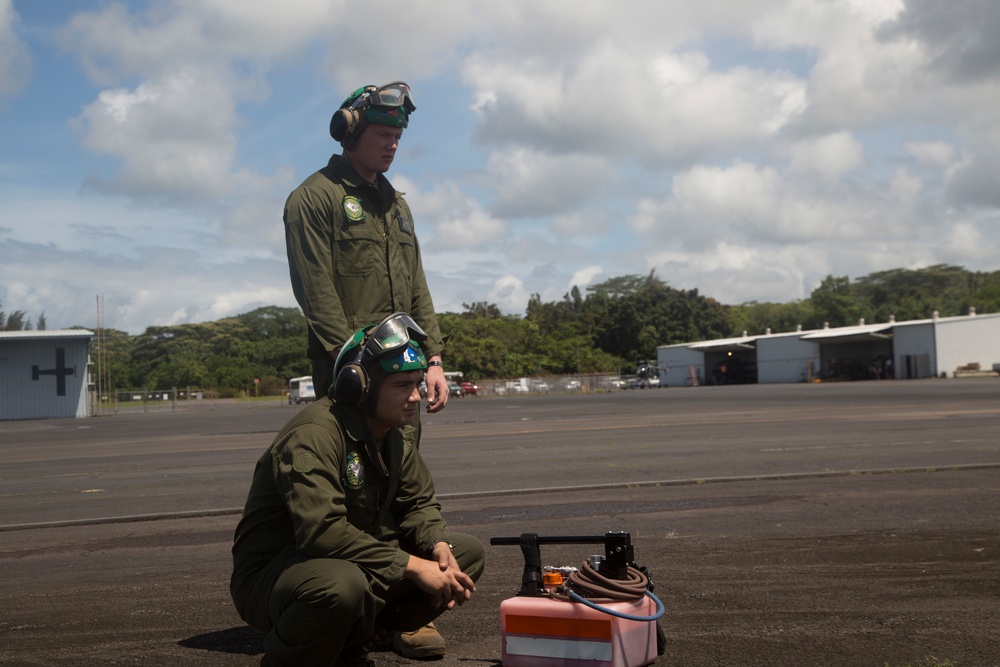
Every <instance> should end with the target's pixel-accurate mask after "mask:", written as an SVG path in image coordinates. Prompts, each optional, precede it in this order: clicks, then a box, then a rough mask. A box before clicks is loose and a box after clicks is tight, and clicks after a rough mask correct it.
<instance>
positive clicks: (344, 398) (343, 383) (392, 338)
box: [333, 313, 427, 406]
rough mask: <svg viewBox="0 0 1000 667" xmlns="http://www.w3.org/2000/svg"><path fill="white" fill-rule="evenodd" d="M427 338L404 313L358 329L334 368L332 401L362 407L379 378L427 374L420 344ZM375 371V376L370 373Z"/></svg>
mask: <svg viewBox="0 0 1000 667" xmlns="http://www.w3.org/2000/svg"><path fill="white" fill-rule="evenodd" d="M424 340H427V334H426V333H424V330H423V329H421V328H420V327H419V326H418V325H417V323H416V322H414V321H413V319H412V318H411V317H410V316H409V315H407V314H406V313H393V314H392V315H390V316H389V317H387V318H385V319H384V320H382V321H381V322H380V323H379V324H377V325H376V324H370V325H368V326H366V327H364V328H363V329H359V330H358V331H356V332H355V333H354V335H353V336H351V338H350V339H349V340H348V341H347V342H346V343H344V345H343V347H342V348H341V350H340V354H338V355H337V361H336V362H335V363H334V366H333V377H334V381H333V398H334V399H335V400H336V401H337V402H338V403H343V404H346V405H355V406H357V405H362V404H364V403H365V402H366V401H367V400H368V397H369V395H370V394H371V392H372V390H373V386H372V385H373V384H375V383H374V382H373V381H372V377H373V376H376V377H377V371H380V372H381V373H380V374H385V375H388V374H391V373H409V372H411V371H426V370H427V358H426V357H425V356H424V352H423V350H422V349H420V341H424ZM373 371H376V373H373Z"/></svg>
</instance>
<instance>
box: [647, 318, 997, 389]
mask: <svg viewBox="0 0 1000 667" xmlns="http://www.w3.org/2000/svg"><path fill="white" fill-rule="evenodd" d="M656 354H657V367H658V368H659V370H660V384H661V386H683V385H692V384H746V383H761V384H764V383H777V382H808V381H814V380H866V379H871V380H874V379H900V380H904V379H912V378H926V377H938V376H941V377H954V376H955V374H956V373H957V372H961V371H962V370H965V369H970V368H980V369H982V370H984V371H989V370H991V369H993V370H996V368H1000V313H991V314H988V315H976V314H975V311H974V310H971V311H970V313H969V315H962V316H958V317H938V316H937V314H936V313H935V315H934V316H933V317H932V318H930V319H927V320H912V321H908V322H895V321H890V322H886V323H884V324H865V323H864V321H862V322H859V323H858V325H857V326H852V327H838V328H833V329H831V328H824V329H813V330H808V331H802V330H799V331H794V332H788V333H779V334H772V333H770V332H769V333H767V334H763V335H759V336H747V335H744V336H740V337H737V338H724V339H719V340H712V341H699V342H694V343H682V344H678V345H662V346H660V347H658V348H657V350H656ZM995 366H996V368H995Z"/></svg>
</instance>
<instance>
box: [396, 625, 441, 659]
mask: <svg viewBox="0 0 1000 667" xmlns="http://www.w3.org/2000/svg"><path fill="white" fill-rule="evenodd" d="M392 650H393V651H395V652H396V653H398V654H400V655H401V656H403V657H404V658H441V657H444V637H442V636H441V633H440V632H438V629H437V628H436V627H434V624H433V623H428V624H427V625H425V626H424V627H422V628H420V629H419V630H414V631H413V632H397V633H395V635H394V636H393V638H392Z"/></svg>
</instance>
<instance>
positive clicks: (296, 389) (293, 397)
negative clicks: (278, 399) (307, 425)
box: [288, 375, 316, 405]
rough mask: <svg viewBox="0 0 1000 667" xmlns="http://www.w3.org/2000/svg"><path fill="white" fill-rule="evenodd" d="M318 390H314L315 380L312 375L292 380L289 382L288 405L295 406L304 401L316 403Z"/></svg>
mask: <svg viewBox="0 0 1000 667" xmlns="http://www.w3.org/2000/svg"><path fill="white" fill-rule="evenodd" d="M315 400H316V390H315V389H313V379H312V376H311V375H303V376H302V377H300V378H292V379H291V380H289V381H288V404H289V405H291V404H292V403H293V402H294V403H295V405H298V404H299V403H302V402H303V401H315Z"/></svg>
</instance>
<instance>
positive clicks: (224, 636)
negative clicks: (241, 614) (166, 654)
mask: <svg viewBox="0 0 1000 667" xmlns="http://www.w3.org/2000/svg"><path fill="white" fill-rule="evenodd" d="M177 643H178V645H180V646H183V647H185V648H197V649H202V650H204V651H218V652H220V653H239V654H242V655H258V654H260V653H263V652H264V646H263V644H262V643H261V636H260V633H259V632H257V631H256V630H254V629H253V628H251V627H250V626H249V625H241V626H238V627H235V628H229V629H228V630H219V631H217V632H206V633H205V634H203V635H195V636H194V637H188V638H187V639H182V640H180V641H179V642H177Z"/></svg>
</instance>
